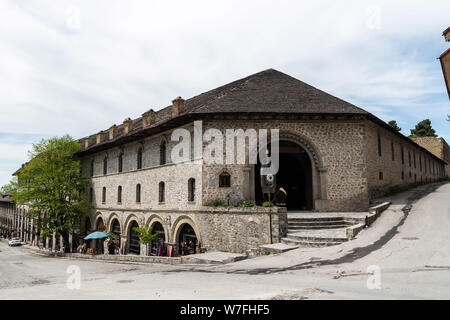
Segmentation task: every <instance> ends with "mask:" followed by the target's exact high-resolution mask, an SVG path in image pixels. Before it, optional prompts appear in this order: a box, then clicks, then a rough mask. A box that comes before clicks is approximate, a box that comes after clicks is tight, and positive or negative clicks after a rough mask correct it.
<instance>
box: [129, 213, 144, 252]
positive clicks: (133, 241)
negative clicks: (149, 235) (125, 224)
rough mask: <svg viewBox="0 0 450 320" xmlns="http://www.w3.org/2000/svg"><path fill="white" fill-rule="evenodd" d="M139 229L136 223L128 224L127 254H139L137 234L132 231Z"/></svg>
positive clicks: (139, 246) (139, 247)
mask: <svg viewBox="0 0 450 320" xmlns="http://www.w3.org/2000/svg"><path fill="white" fill-rule="evenodd" d="M136 227H139V225H138V223H137V222H136V221H132V222H131V223H130V231H129V232H128V241H129V243H130V244H129V247H128V252H129V253H134V254H141V245H140V244H139V234H138V233H137V232H136V231H134V230H133V229H134V228H136Z"/></svg>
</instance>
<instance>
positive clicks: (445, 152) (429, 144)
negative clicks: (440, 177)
mask: <svg viewBox="0 0 450 320" xmlns="http://www.w3.org/2000/svg"><path fill="white" fill-rule="evenodd" d="M412 139H413V140H414V142H415V143H417V144H418V145H419V146H422V147H424V148H425V149H427V150H428V151H430V152H431V153H432V154H434V155H435V156H436V157H438V158H439V159H441V160H443V161H445V162H446V164H445V166H444V171H445V176H446V177H450V147H449V146H448V144H447V142H446V141H445V140H444V138H436V137H419V138H412Z"/></svg>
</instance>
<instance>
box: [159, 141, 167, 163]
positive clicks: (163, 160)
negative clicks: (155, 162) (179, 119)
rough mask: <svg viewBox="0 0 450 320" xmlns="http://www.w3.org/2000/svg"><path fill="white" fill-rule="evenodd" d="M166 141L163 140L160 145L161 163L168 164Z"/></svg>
mask: <svg viewBox="0 0 450 320" xmlns="http://www.w3.org/2000/svg"><path fill="white" fill-rule="evenodd" d="M166 149H167V147H166V141H165V140H163V141H162V142H161V145H160V146H159V164H166V151H167V150H166Z"/></svg>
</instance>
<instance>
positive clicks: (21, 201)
mask: <svg viewBox="0 0 450 320" xmlns="http://www.w3.org/2000/svg"><path fill="white" fill-rule="evenodd" d="M79 150H80V145H79V144H78V143H77V142H76V141H75V140H73V139H72V138H71V137H70V136H69V135H66V136H63V137H61V138H56V137H55V138H51V139H48V140H44V139H43V140H41V142H39V143H37V144H34V145H33V148H32V150H31V151H30V152H29V158H30V160H29V162H28V163H27V164H26V165H25V166H23V167H22V168H21V169H20V170H19V171H18V172H17V173H16V176H17V179H15V180H13V181H11V185H12V187H13V188H14V190H15V192H14V193H13V194H12V199H13V200H14V201H15V202H16V203H17V204H18V205H27V206H28V213H27V214H28V216H29V217H31V218H34V219H35V220H36V222H37V228H38V230H44V231H45V232H46V233H48V232H57V233H59V234H60V235H61V236H62V238H63V240H64V245H65V250H66V251H67V250H68V244H69V234H70V233H71V232H73V230H74V229H77V228H79V222H80V220H81V217H82V216H83V215H84V214H85V213H86V211H87V209H88V205H87V202H86V199H85V197H86V188H87V187H88V186H89V182H88V179H87V178H86V177H84V176H83V175H82V173H81V164H80V161H79V159H77V158H76V156H75V155H74V154H75V153H76V152H77V151H79Z"/></svg>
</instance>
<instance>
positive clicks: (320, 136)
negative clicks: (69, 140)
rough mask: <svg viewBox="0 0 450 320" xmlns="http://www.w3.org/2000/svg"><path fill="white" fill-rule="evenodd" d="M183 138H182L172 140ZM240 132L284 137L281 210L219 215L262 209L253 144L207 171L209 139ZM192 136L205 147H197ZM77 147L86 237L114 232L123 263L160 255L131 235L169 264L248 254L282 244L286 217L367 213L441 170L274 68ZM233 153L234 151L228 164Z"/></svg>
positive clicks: (360, 115)
mask: <svg viewBox="0 0 450 320" xmlns="http://www.w3.org/2000/svg"><path fill="white" fill-rule="evenodd" d="M180 128H184V129H186V130H185V131H184V132H188V133H189V135H188V136H187V137H183V138H180V136H176V137H175V139H172V138H173V135H176V133H177V129H180ZM239 129H242V131H241V133H243V134H244V141H245V134H247V135H248V137H251V136H252V132H261V131H263V130H264V129H266V130H268V132H269V133H270V135H271V134H272V132H273V131H271V130H279V137H278V140H277V141H278V143H279V170H278V172H277V174H276V181H277V186H278V188H282V189H283V192H284V194H285V195H286V196H285V198H284V200H283V201H279V202H277V201H276V203H277V204H279V205H280V206H279V207H267V208H266V207H261V206H258V207H245V206H240V207H234V206H226V205H219V204H224V203H225V204H230V205H231V204H238V203H245V202H248V201H253V202H256V203H257V204H259V205H261V204H262V202H263V201H264V198H263V194H262V190H261V175H260V170H261V163H260V162H259V161H258V162H256V163H250V161H249V159H250V154H251V151H252V147H251V146H250V139H248V140H249V143H248V144H246V145H245V150H244V159H245V161H243V162H236V161H231V162H229V161H226V159H225V158H228V142H229V141H228V139H227V138H223V140H220V141H221V142H220V143H219V145H220V146H221V145H223V149H220V148H219V149H215V151H214V152H212V154H214V156H215V157H217V158H216V159H217V161H215V162H212V163H211V162H208V161H205V157H204V155H205V152H207V150H209V149H208V148H209V146H210V142H211V141H212V140H213V139H208V138H211V137H210V136H208V134H212V135H213V136H214V140H215V139H217V137H219V136H223V137H227V131H229V130H235V131H234V133H236V130H239ZM196 134H198V135H200V137H202V138H203V139H200V145H198V139H192V137H195V135H196ZM274 135H275V134H274ZM185 138H186V139H187V140H190V141H191V139H192V141H191V143H190V146H189V149H188V150H184V151H183V152H182V153H183V155H184V156H187V157H186V158H185V159H186V160H185V161H182V162H179V161H177V162H175V161H173V159H172V156H173V153H175V154H176V152H175V151H178V149H177V148H178V146H179V142H180V141H181V140H184V139H185ZM259 140H261V138H259ZM232 141H234V138H233V139H232ZM79 143H80V145H81V147H82V149H81V151H80V152H79V153H78V156H79V157H80V159H81V161H82V164H83V173H84V174H85V175H86V176H88V177H90V179H91V187H90V188H89V190H87V198H88V201H89V202H90V204H91V207H92V209H91V210H90V212H89V213H88V215H87V217H86V219H85V221H83V223H82V225H83V226H82V229H84V232H88V231H93V230H106V231H107V232H112V233H115V234H117V235H118V236H119V237H120V238H121V243H123V245H124V246H125V249H126V250H125V251H126V252H127V253H134V254H141V255H146V254H154V252H155V250H156V245H157V244H156V243H155V242H153V243H151V244H150V245H148V246H143V245H140V244H139V242H138V237H137V234H136V233H135V232H134V231H133V227H135V226H143V225H146V224H148V225H151V226H153V229H154V231H156V232H157V233H159V235H160V238H161V239H163V240H164V241H165V242H166V243H169V244H171V245H173V246H174V248H175V253H179V252H180V251H181V249H182V247H183V245H184V244H186V243H190V249H191V251H190V253H193V252H198V251H200V250H208V251H212V250H219V251H231V252H245V251H246V250H248V249H250V248H254V247H257V246H258V245H260V244H267V243H274V242H279V240H280V238H281V237H283V236H284V235H285V234H286V229H287V213H286V212H287V211H291V210H307V211H313V212H314V211H365V210H367V209H368V207H369V204H370V201H371V200H372V199H374V198H376V197H379V196H382V195H384V194H386V193H388V192H390V191H391V190H392V188H395V187H399V188H404V187H407V186H410V185H412V184H415V183H427V182H432V181H436V180H438V179H439V178H441V177H443V176H444V162H443V161H442V160H441V159H439V158H438V157H436V156H435V155H433V154H432V153H431V152H429V151H428V150H426V149H425V148H423V147H421V146H420V145H418V144H416V143H414V142H413V141H412V140H410V139H409V138H407V137H405V136H403V135H402V134H400V133H398V132H397V131H395V130H393V129H392V128H391V127H390V126H389V125H388V124H386V123H385V122H383V121H382V120H380V119H378V118H377V117H375V116H374V115H372V114H370V113H369V112H367V111H365V110H363V109H361V108H358V107H356V106H354V105H352V104H350V103H348V102H346V101H343V100H341V99H339V98H336V97H334V96H332V95H330V94H327V93H325V92H323V91H321V90H319V89H316V88H314V87H312V86H310V85H308V84H306V83H304V82H302V81H299V80H297V79H294V78H292V77H290V76H288V75H286V74H283V73H281V72H278V71H276V70H273V69H270V70H266V71H263V72H260V73H257V74H254V75H251V76H249V77H246V78H244V79H241V80H238V81H235V82H232V83H230V84H227V85H224V86H222V87H219V88H217V89H214V90H211V91H208V92H206V93H203V94H200V95H198V96H195V97H193V98H190V99H187V100H184V99H182V98H180V97H178V98H176V99H175V100H173V101H172V104H171V105H169V106H168V107H165V108H163V109H161V110H159V111H153V110H152V109H151V110H149V111H146V112H145V113H143V114H142V117H139V118H137V119H133V120H132V119H130V118H127V119H125V120H124V121H123V123H121V124H119V125H113V126H111V127H110V128H109V129H106V130H102V131H99V132H98V133H96V134H94V135H91V136H88V137H85V138H82V139H80V140H79ZM198 150H200V152H199V151H198ZM225 150H226V151H227V152H225ZM209 151H210V150H209ZM185 152H186V155H185V154H184V153H185ZM240 152H241V153H242V150H241V149H239V148H235V149H234V150H232V153H231V156H232V158H233V160H235V159H234V157H235V156H236V155H237V156H238V157H239V155H240ZM225 153H227V154H225ZM280 192H281V189H280ZM274 201H275V200H274Z"/></svg>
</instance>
